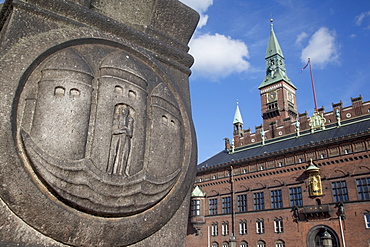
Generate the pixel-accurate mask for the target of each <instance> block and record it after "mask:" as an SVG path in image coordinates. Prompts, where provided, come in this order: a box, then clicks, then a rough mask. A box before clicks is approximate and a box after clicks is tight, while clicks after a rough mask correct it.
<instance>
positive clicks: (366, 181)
mask: <svg viewBox="0 0 370 247" xmlns="http://www.w3.org/2000/svg"><path fill="white" fill-rule="evenodd" d="M356 186H357V196H358V200H370V177H369V178H360V179H356ZM331 190H332V195H333V202H346V201H349V197H348V190H347V183H346V181H344V180H343V181H336V182H332V183H331ZM269 196H270V202H271V204H270V208H271V209H278V208H283V207H284V205H283V192H282V190H281V189H277V190H271V191H270V195H269ZM252 199H253V209H252V210H264V209H265V208H266V207H265V206H266V205H265V192H256V193H253V198H252ZM218 202H219V201H218V198H210V199H209V200H208V214H209V215H216V214H219V213H222V214H229V213H231V212H232V200H231V196H224V197H222V198H221V211H220V210H219V208H218V207H219V205H218ZM236 206H237V208H236V211H237V212H239V213H242V212H247V211H248V194H240V195H237V196H236ZM294 206H297V207H300V206H303V197H302V188H301V187H293V188H289V207H294ZM194 210H195V211H194V212H192V215H199V214H197V213H199V212H200V207H197V208H195V209H194ZM196 210H198V211H196Z"/></svg>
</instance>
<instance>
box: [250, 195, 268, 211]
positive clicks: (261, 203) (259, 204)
mask: <svg viewBox="0 0 370 247" xmlns="http://www.w3.org/2000/svg"><path fill="white" fill-rule="evenodd" d="M253 204H254V210H263V209H265V198H264V194H263V192H258V193H253Z"/></svg>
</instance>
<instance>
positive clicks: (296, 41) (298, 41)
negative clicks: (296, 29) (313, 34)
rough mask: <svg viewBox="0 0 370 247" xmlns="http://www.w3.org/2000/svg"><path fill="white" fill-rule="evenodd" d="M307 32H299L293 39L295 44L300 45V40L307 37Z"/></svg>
mask: <svg viewBox="0 0 370 247" xmlns="http://www.w3.org/2000/svg"><path fill="white" fill-rule="evenodd" d="M307 36H308V34H307V33H305V32H302V33H301V34H299V35H298V36H297V39H296V40H295V44H296V45H300V44H301V43H302V41H303V40H304V39H305V38H307Z"/></svg>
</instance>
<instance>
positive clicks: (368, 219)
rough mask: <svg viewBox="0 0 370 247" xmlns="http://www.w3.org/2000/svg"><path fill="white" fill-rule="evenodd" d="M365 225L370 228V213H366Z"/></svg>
mask: <svg viewBox="0 0 370 247" xmlns="http://www.w3.org/2000/svg"><path fill="white" fill-rule="evenodd" d="M365 226H366V228H370V214H365Z"/></svg>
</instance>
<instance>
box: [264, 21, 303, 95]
mask: <svg viewBox="0 0 370 247" xmlns="http://www.w3.org/2000/svg"><path fill="white" fill-rule="evenodd" d="M272 21H273V20H272V19H271V20H270V22H271V24H270V26H271V31H270V39H269V43H268V45H267V50H266V57H265V59H266V77H265V80H263V82H262V83H261V85H260V86H259V87H258V89H261V88H264V87H267V86H269V85H271V84H274V83H275V82H279V81H285V82H287V83H289V85H291V86H292V87H293V88H295V89H297V88H296V87H295V86H294V85H293V83H292V82H291V81H290V79H289V78H288V76H287V74H286V69H285V63H284V60H285V59H284V55H283V52H282V50H281V48H280V45H279V42H278V40H277V38H276V35H275V32H274V25H273V23H272Z"/></svg>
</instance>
